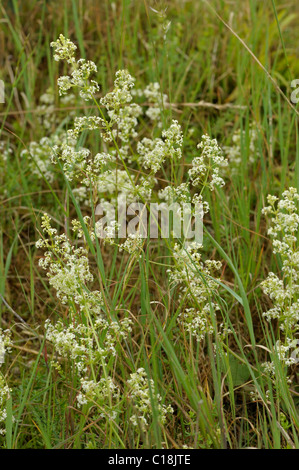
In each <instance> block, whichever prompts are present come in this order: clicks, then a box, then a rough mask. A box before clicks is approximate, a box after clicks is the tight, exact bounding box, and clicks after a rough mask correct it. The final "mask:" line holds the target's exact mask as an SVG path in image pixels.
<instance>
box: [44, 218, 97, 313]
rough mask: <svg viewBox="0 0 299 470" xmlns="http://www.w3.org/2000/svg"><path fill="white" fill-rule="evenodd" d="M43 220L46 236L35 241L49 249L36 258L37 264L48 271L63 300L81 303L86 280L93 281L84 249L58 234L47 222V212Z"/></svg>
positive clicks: (52, 284) (50, 281) (50, 280)
mask: <svg viewBox="0 0 299 470" xmlns="http://www.w3.org/2000/svg"><path fill="white" fill-rule="evenodd" d="M42 221H43V222H42V228H43V230H44V233H45V235H48V236H49V238H45V239H40V240H38V241H37V242H36V247H37V248H44V249H46V250H48V251H46V252H45V255H44V257H43V258H41V259H40V260H39V266H41V267H42V268H43V269H44V270H46V271H47V276H48V278H49V283H50V285H51V286H53V287H54V288H55V289H56V291H57V297H58V298H59V299H60V300H61V302H62V303H67V302H68V300H74V301H75V303H77V304H80V302H81V298H82V297H83V298H84V299H85V297H86V295H87V294H86V283H88V282H91V281H93V275H92V274H91V272H90V270H89V262H88V257H87V251H86V250H85V249H84V248H82V247H80V248H74V247H73V246H72V245H71V243H70V242H69V240H68V239H67V237H66V235H65V234H62V235H57V231H56V229H53V228H51V226H50V218H49V216H48V215H47V214H45V215H44V216H43V219H42Z"/></svg>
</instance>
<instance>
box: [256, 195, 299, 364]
mask: <svg viewBox="0 0 299 470" xmlns="http://www.w3.org/2000/svg"><path fill="white" fill-rule="evenodd" d="M267 201H268V203H269V206H267V207H265V208H264V209H263V213H264V214H265V215H268V216H270V217H272V224H271V227H270V228H269V230H268V234H269V235H270V237H271V238H272V240H273V247H274V250H273V252H274V253H277V254H279V255H280V257H281V260H282V279H280V278H279V277H278V276H277V275H276V274H274V273H273V272H270V273H269V275H268V277H267V279H266V280H265V281H263V282H262V284H261V286H262V289H263V291H264V293H265V294H267V295H268V296H269V297H270V299H271V300H272V302H273V307H272V308H270V309H269V310H268V311H266V312H264V313H263V316H264V317H265V318H266V320H267V321H269V322H270V321H271V320H277V321H278V324H279V328H280V330H281V331H282V332H283V333H284V336H285V338H284V341H282V340H281V339H279V340H278V341H277V343H276V351H277V353H278V356H279V359H280V360H281V362H282V363H283V364H284V365H285V366H286V367H288V366H289V365H291V364H293V363H294V360H293V358H292V357H291V350H292V349H294V348H295V347H296V344H297V340H296V339H295V334H296V332H297V331H298V330H299V325H298V322H299V248H298V242H297V236H298V227H299V214H298V201H299V194H298V193H297V190H296V189H295V188H292V187H290V188H289V189H288V190H287V191H284V192H283V194H282V199H280V200H279V199H278V198H277V197H276V196H272V195H269V196H268V197H267ZM265 367H266V370H268V371H271V370H272V372H275V367H274V363H273V362H272V363H266V365H265Z"/></svg>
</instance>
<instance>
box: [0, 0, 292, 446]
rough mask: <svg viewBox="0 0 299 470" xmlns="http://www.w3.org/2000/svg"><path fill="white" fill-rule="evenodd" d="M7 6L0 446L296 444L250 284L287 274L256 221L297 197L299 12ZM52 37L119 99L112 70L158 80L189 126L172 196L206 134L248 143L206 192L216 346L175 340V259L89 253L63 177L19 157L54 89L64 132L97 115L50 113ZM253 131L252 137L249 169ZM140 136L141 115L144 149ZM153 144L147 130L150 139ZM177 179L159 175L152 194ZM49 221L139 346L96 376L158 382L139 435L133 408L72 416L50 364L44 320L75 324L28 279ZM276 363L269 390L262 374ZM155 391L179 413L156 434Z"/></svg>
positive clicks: (71, 385) (2, 38)
mask: <svg viewBox="0 0 299 470" xmlns="http://www.w3.org/2000/svg"><path fill="white" fill-rule="evenodd" d="M207 3H208V5H207ZM0 5H1V13H2V22H1V25H2V26H1V31H0V50H1V54H0V57H1V58H2V59H1V62H0V78H1V79H3V80H4V82H5V94H6V102H5V104H4V105H0V119H1V141H3V142H5V143H8V144H7V145H8V146H9V147H10V148H11V149H12V154H11V156H10V157H9V158H8V159H7V160H6V162H5V163H3V162H2V163H1V160H0V184H1V186H0V213H1V218H0V294H1V298H0V314H1V327H2V328H4V329H5V328H9V329H11V331H12V333H13V347H12V354H10V355H7V356H6V360H5V364H4V365H3V366H2V367H1V371H2V372H3V374H4V376H5V379H6V381H7V383H8V385H9V387H10V388H11V398H10V399H9V400H8V402H7V419H6V435H5V436H4V437H0V442H1V445H2V446H3V447H7V448H28V447H34V448H83V447H96V448H131V449H132V448H162V447H163V448H182V447H183V446H187V447H190V448H247V447H255V448H271V449H272V448H298V444H299V443H298V424H299V423H298V386H297V381H298V377H297V373H296V367H295V366H292V368H291V371H289V375H291V378H292V384H291V385H290V384H289V383H288V379H287V375H286V371H285V369H284V367H283V366H282V365H281V363H280V361H279V357H278V354H277V351H275V343H276V339H277V336H278V328H277V325H276V324H275V323H274V322H273V324H269V323H267V322H266V321H265V319H264V318H263V316H262V313H263V312H264V311H265V310H267V309H268V308H269V306H270V304H271V302H270V301H269V299H268V297H267V296H265V295H264V294H263V292H262V290H261V288H260V283H261V281H263V280H264V279H265V278H266V277H267V274H268V272H269V271H273V272H274V273H277V274H279V273H280V272H281V269H282V263H281V259H280V258H279V256H275V255H274V254H273V247H272V245H271V241H270V240H269V238H268V235H267V221H266V219H265V217H263V216H262V215H261V210H262V208H263V207H264V206H265V204H266V197H267V195H268V194H269V193H271V194H276V195H278V196H281V194H282V193H283V191H284V190H285V189H287V188H288V187H290V186H294V187H296V188H297V189H298V190H299V184H298V174H299V173H298V155H299V150H298V149H299V146H298V139H297V125H298V123H297V114H296V110H295V109H293V108H292V107H291V106H290V105H289V103H288V102H287V100H286V99H285V98H284V97H287V98H288V97H289V96H290V81H291V79H292V78H296V77H299V66H298V61H296V53H297V50H296V47H297V44H298V33H297V30H298V28H296V24H297V21H298V13H297V10H296V2H293V1H290V2H289V4H284V3H282V2H278V1H274V0H271V1H270V0H269V1H268V2H259V1H257V0H246V1H243V2H242V3H241V4H240V2H237V1H235V2H234V1H233V2H223V1H221V0H219V1H217V0H215V1H212V2H197V1H191V0H190V1H184V2H182V1H179V0H171V1H170V2H167V3H166V2H163V1H156V2H149V1H147V0H144V2H140V1H137V0H136V1H135V0H118V1H115V2H110V1H108V0H103V1H102V2H83V1H79V2H75V1H71V0H64V1H63V2H57V1H56V0H53V1H52V2H46V1H45V0H40V1H30V2H29V1H27V0H23V1H22V2H18V1H17V0H12V1H7V2H4V1H1V2H0ZM166 7H167V8H166ZM211 7H212V8H211ZM163 12H165V13H163ZM163 15H164V16H163ZM165 22H166V23H167V24H168V31H167V33H166V34H165V30H163V24H165ZM60 33H63V34H64V35H65V36H66V37H69V38H70V39H71V40H72V41H74V42H75V43H76V44H77V46H78V51H79V53H80V55H81V57H84V58H87V59H92V60H93V61H94V62H95V63H96V64H97V65H98V73H97V80H98V82H99V83H100V84H101V92H100V94H101V95H104V94H105V93H107V92H108V91H109V90H110V89H111V87H112V84H113V79H114V75H115V72H116V71H117V70H118V69H121V68H127V69H128V70H129V71H130V73H131V74H132V75H133V76H135V77H136V82H137V84H138V86H139V87H141V88H145V86H146V85H147V84H148V83H149V82H159V84H160V86H161V90H162V91H163V92H164V93H166V94H167V95H168V96H169V100H170V103H171V106H169V107H167V108H165V109H161V115H162V122H163V127H164V128H167V126H168V125H169V123H170V122H171V119H177V120H178V121H179V122H180V124H181V126H182V129H183V131H184V148H183V159H182V160H181V161H180V165H179V166H178V168H177V171H176V172H175V180H176V183H177V184H180V183H181V182H183V180H184V177H185V175H186V171H187V169H188V168H189V166H190V164H191V160H192V158H193V157H194V156H195V154H196V147H195V146H196V144H197V142H199V141H200V138H201V135H202V134H204V133H208V134H209V135H211V136H213V137H217V139H218V142H219V143H220V145H221V146H222V147H225V146H228V147H229V146H232V145H233V142H232V136H233V134H234V132H235V131H238V130H241V132H242V136H243V137H242V139H241V144H240V154H241V163H240V165H239V166H238V168H237V169H236V171H235V172H233V171H230V168H228V171H227V173H226V176H225V181H226V185H225V187H224V188H220V189H218V190H217V191H215V192H213V193H211V194H210V195H209V196H207V197H208V198H209V204H210V212H209V214H208V215H207V217H206V219H205V231H204V247H203V250H202V251H203V258H204V259H210V258H213V259H217V260H221V261H222V263H223V265H222V272H221V279H220V281H219V283H218V284H219V293H218V294H216V296H217V295H218V303H219V305H220V306H221V311H220V313H219V315H220V317H217V318H215V317H214V316H213V315H211V319H210V320H211V322H212V323H213V326H214V333H213V334H212V335H207V336H206V339H205V341H204V342H203V343H197V342H196V341H194V340H193V339H192V337H191V336H190V335H189V334H188V332H186V331H184V330H183V331H182V328H180V326H179V323H178V321H177V320H178V318H179V315H180V314H181V313H182V308H183V302H182V301H181V299H180V298H179V296H178V292H177V290H176V289H175V288H173V286H172V285H171V284H170V283H169V282H168V277H167V269H168V268H169V265H171V263H172V257H171V252H170V250H169V247H168V246H163V245H161V244H159V243H158V242H157V243H155V242H151V243H148V244H147V247H146V249H145V250H144V252H143V254H142V258H141V259H138V258H137V259H135V258H134V257H133V258H131V257H128V256H127V255H126V254H123V253H119V252H118V250H117V247H108V248H107V247H104V246H103V244H102V243H101V242H99V241H98V240H96V241H95V242H94V241H93V240H91V238H90V236H89V233H88V230H87V227H86V225H85V222H84V219H83V217H84V215H86V214H85V212H84V211H85V209H84V208H82V206H81V205H80V203H79V201H78V200H77V198H76V194H75V192H73V188H72V185H71V184H70V182H69V181H68V180H67V178H66V177H65V175H64V172H63V169H62V167H60V168H59V169H57V172H56V174H55V179H54V181H53V182H49V181H48V180H47V178H46V177H45V176H43V178H39V177H38V175H37V174H34V173H32V167H31V166H30V164H29V159H24V158H23V157H21V151H22V150H23V149H24V148H28V147H29V143H30V142H32V141H39V140H40V139H41V138H42V137H43V128H42V126H41V125H40V121H39V120H38V113H37V112H36V109H37V106H38V104H39V97H40V96H41V95H42V94H43V93H44V92H45V91H46V89H47V88H48V87H49V86H52V87H53V89H55V91H56V95H55V96H56V102H55V110H54V113H55V114H56V115H57V116H58V117H59V118H60V121H61V123H64V124H66V125H67V126H71V123H72V119H73V115H71V112H74V113H75V115H78V116H80V115H82V114H86V115H88V114H89V113H92V114H93V113H94V112H95V106H94V105H93V103H92V104H91V107H89V106H88V104H89V103H86V102H83V101H79V100H77V101H76V104H75V105H71V106H70V108H71V109H69V108H68V107H65V106H61V105H60V102H59V99H58V93H57V85H56V81H57V78H58V76H59V71H60V69H58V65H57V63H56V62H54V61H53V57H52V52H51V50H50V48H49V44H50V42H51V41H52V40H55V39H56V38H57V37H58V35H59V34H60ZM233 33H236V34H233ZM238 37H239V38H241V39H242V40H243V41H244V43H245V44H246V46H247V47H244V44H243V43H242V42H241V41H240V40H239V38H238ZM259 62H260V63H261V64H262V65H263V67H264V68H261V67H260V64H259ZM64 73H66V69H65V70H64ZM274 82H275V83H276V84H277V86H276V85H275V84H274ZM252 125H253V126H254V127H255V128H256V130H257V139H256V142H255V152H254V160H253V162H252V163H250V155H251V153H250V152H251V150H250V138H249V131H250V128H251V127H250V126H252ZM51 130H52V132H54V131H55V129H54V128H53V129H51ZM243 131H244V133H243ZM147 132H149V124H148V122H147V121H146V119H144V120H143V122H142V127H141V132H140V134H141V137H143V136H144V135H147ZM159 132H160V130H159V129H154V130H153V133H154V135H155V136H158V135H159ZM85 142H87V143H88V145H89V147H90V148H91V150H92V152H93V153H94V154H95V153H97V152H98V151H100V150H99V149H102V150H103V144H102V142H101V139H100V137H99V136H98V135H95V137H94V138H93V139H88V137H87V135H86V134H84V135H83V136H82V142H80V144H81V143H82V144H84V145H85ZM104 149H105V148H104ZM194 149H195V150H194ZM37 166H38V165H37ZM41 173H42V171H41ZM171 177H172V174H171V168H170V167H169V168H168V167H167V166H166V167H165V170H164V174H161V176H160V179H159V184H160V185H161V187H162V186H165V181H167V180H170V179H171ZM43 212H47V213H48V214H49V215H50V216H51V218H52V220H53V224H55V227H56V228H57V229H58V230H59V232H60V233H62V232H65V233H66V234H67V235H68V236H70V233H71V228H70V227H71V220H72V219H74V218H77V219H78V220H79V221H80V224H81V226H82V229H83V231H84V234H85V237H86V245H87V249H88V250H89V256H90V262H91V264H92V267H93V271H94V272H95V276H96V282H97V285H98V287H97V288H98V289H99V290H100V291H101V293H102V295H103V297H104V299H105V300H104V310H105V313H106V314H107V315H108V316H109V318H110V319H112V320H114V319H115V318H117V316H118V314H119V313H120V312H122V314H128V315H129V317H130V318H131V319H132V320H133V322H134V329H133V333H132V335H131V336H129V337H128V338H127V339H126V341H125V343H124V344H117V365H116V361H114V359H113V358H111V359H109V360H108V361H107V368H106V369H105V368H104V369H105V374H108V375H110V374H111V375H113V377H114V378H115V380H116V381H117V382H118V383H119V384H120V386H121V387H123V390H126V389H125V383H126V380H127V378H128V376H129V374H130V373H133V372H135V371H136V370H137V369H138V368H144V369H145V371H146V374H147V377H148V379H153V383H154V389H152V386H151V382H150V380H149V381H148V384H149V393H150V402H151V409H152V420H151V423H150V425H149V427H148V428H147V429H146V431H145V430H144V429H142V427H141V426H137V427H135V428H133V427H132V426H131V424H130V418H131V417H132V415H133V414H134V413H135V411H134V406H135V404H134V402H132V400H130V399H129V397H128V396H127V395H126V394H125V393H124V394H122V395H121V396H120V397H119V399H118V402H117V407H118V408H119V409H120V410H122V412H121V413H120V414H118V417H117V418H116V419H112V420H110V419H105V420H104V425H103V418H102V419H100V418H99V417H96V416H95V415H94V414H92V412H91V411H90V407H88V406H87V405H86V406H83V407H82V408H81V409H78V407H77V404H76V403H77V402H76V397H77V395H78V391H79V389H80V383H79V382H78V379H77V377H76V374H75V373H74V370H73V369H72V365H71V364H64V365H63V368H62V371H57V370H55V369H54V367H53V364H52V362H51V358H52V354H53V351H52V348H51V344H49V343H48V342H47V341H46V340H45V336H44V335H45V332H44V322H45V320H46V319H48V318H50V319H51V321H53V322H54V321H56V320H57V319H61V320H62V321H63V322H65V323H67V318H68V310H67V309H66V308H65V307H62V306H61V305H60V304H59V302H58V301H57V298H56V295H55V291H54V290H53V289H51V288H50V287H49V284H48V280H47V278H46V276H45V273H44V272H43V271H41V270H40V268H39V267H38V259H39V258H40V257H41V252H40V251H38V250H37V249H36V247H35V241H36V240H37V239H38V238H39V233H41V215H42V213H43ZM190 263H191V265H192V261H190ZM193 269H195V270H196V269H197V270H198V267H197V266H196V265H195V266H193ZM200 275H201V273H200V272H198V276H200ZM1 299H4V301H5V302H4V301H3V302H2V301H1ZM9 307H10V308H9ZM18 316H19V317H21V318H22V319H23V322H21V321H20V319H19V318H18ZM220 322H222V323H223V324H224V325H225V326H226V327H228V328H230V330H231V334H230V335H229V336H228V337H227V338H226V339H225V340H221V339H220V338H219V335H218V334H217V333H218V329H219V323H220ZM100 340H101V339H98V341H100ZM271 352H272V353H271ZM270 353H271V357H272V359H271V360H273V361H274V363H275V369H276V375H275V378H274V380H270V379H269V377H268V376H267V375H266V374H265V372H264V369H263V367H262V363H263V362H265V361H266V360H268V359H269V355H270ZM95 374H96V371H95ZM251 392H254V393H255V394H256V395H255V397H256V398H255V400H252V394H251ZM157 393H159V394H160V395H161V400H162V403H163V404H168V403H171V404H172V406H173V408H174V412H173V414H172V415H171V416H169V417H168V418H167V421H166V423H165V424H161V422H160V419H159V411H158V404H157V399H156V395H157ZM94 405H96V403H94Z"/></svg>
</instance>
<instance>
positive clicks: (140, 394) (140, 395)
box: [127, 367, 173, 429]
mask: <svg viewBox="0 0 299 470" xmlns="http://www.w3.org/2000/svg"><path fill="white" fill-rule="evenodd" d="M149 382H150V387H151V393H152V397H153V400H154V402H156V407H157V411H158V414H159V419H160V422H161V424H164V423H165V421H166V416H167V414H168V413H173V408H172V407H171V405H168V406H166V405H164V404H162V397H161V395H160V394H158V393H155V383H154V381H153V379H148V377H147V374H146V372H145V370H144V369H143V368H142V367H141V368H139V369H137V371H136V372H134V373H132V374H130V379H129V380H128V381H127V383H128V384H129V386H130V391H129V399H131V400H132V403H133V406H134V408H135V410H136V413H134V414H133V415H132V416H131V418H130V421H131V422H132V424H133V425H134V426H138V425H139V426H140V427H141V428H143V429H145V428H146V427H148V426H149V424H150V421H151V417H152V415H153V411H152V404H151V395H150V388H149Z"/></svg>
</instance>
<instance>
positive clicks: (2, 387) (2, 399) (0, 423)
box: [0, 328, 12, 435]
mask: <svg viewBox="0 0 299 470" xmlns="http://www.w3.org/2000/svg"><path fill="white" fill-rule="evenodd" d="M11 346H12V342H11V332H10V331H9V330H2V329H1V328H0V366H1V364H2V363H3V362H4V357H5V354H6V353H10V352H11ZM10 392H11V390H10V388H9V387H8V385H7V383H6V381H5V379H4V377H3V375H2V374H1V373H0V435H1V434H2V435H4V434H5V433H6V428H5V420H6V416H7V413H6V403H7V400H8V399H9V397H10Z"/></svg>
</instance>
